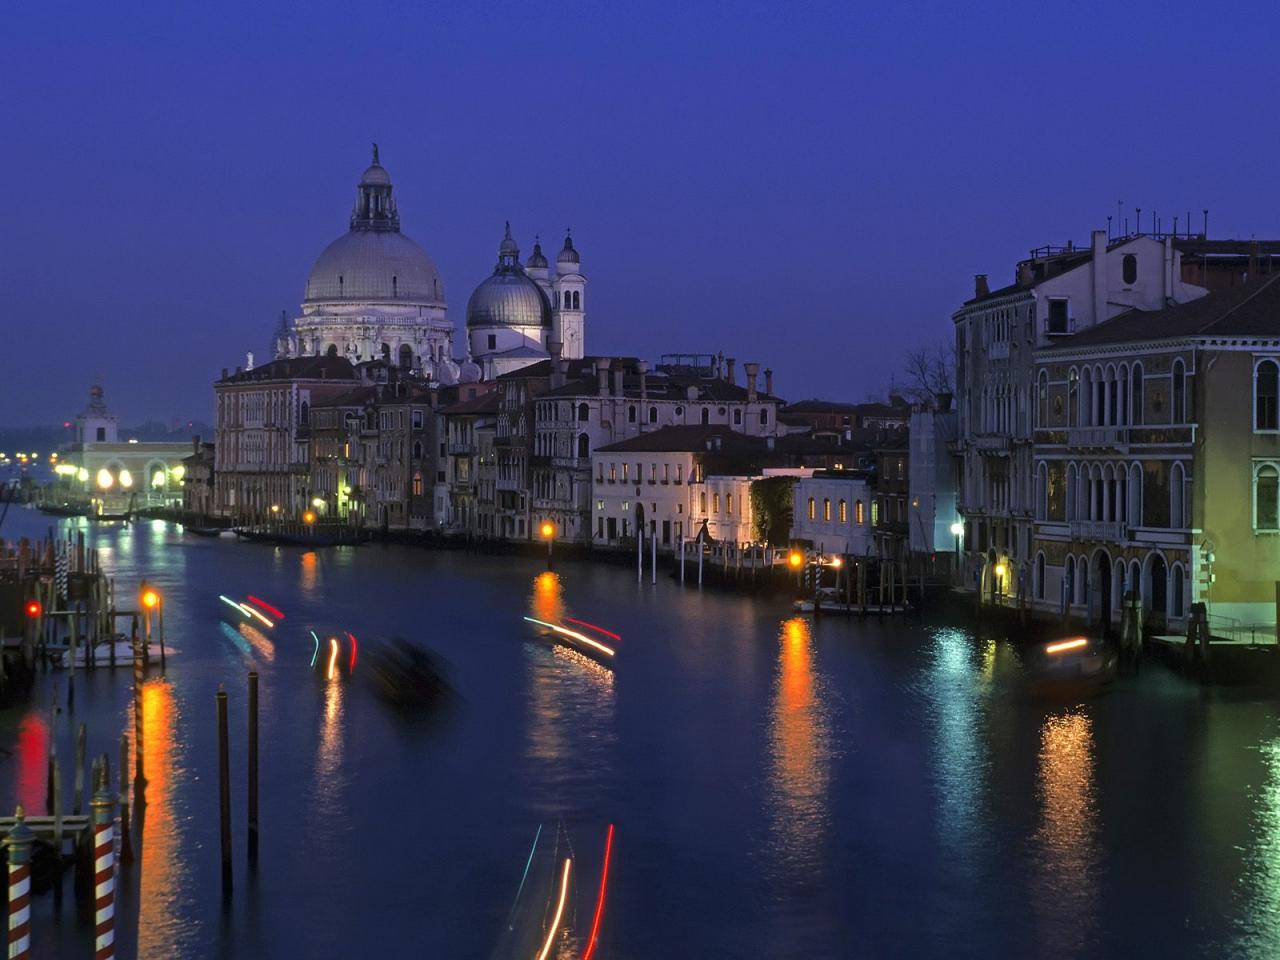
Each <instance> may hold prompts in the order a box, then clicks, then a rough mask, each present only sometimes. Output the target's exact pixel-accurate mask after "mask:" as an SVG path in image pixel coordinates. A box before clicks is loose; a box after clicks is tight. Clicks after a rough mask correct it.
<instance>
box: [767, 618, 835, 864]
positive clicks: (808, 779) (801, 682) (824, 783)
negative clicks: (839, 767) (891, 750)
mask: <svg viewBox="0 0 1280 960" xmlns="http://www.w3.org/2000/svg"><path fill="white" fill-rule="evenodd" d="M812 644H813V640H812V637H811V636H810V632H809V622H808V621H807V620H805V619H803V618H802V617H793V618H792V619H790V620H787V621H784V622H783V624H782V632H781V637H780V644H779V651H778V682H777V690H776V692H775V695H774V699H773V709H772V713H771V716H772V722H771V728H770V743H769V758H770V780H771V783H770V787H771V793H772V797H771V802H770V804H769V813H770V817H771V820H772V824H773V834H774V852H775V856H776V857H777V858H778V860H779V862H780V864H781V865H783V866H784V867H786V868H787V869H788V870H789V871H791V872H794V873H796V874H799V875H808V874H810V872H811V871H815V870H817V869H818V868H819V867H820V862H819V861H820V852H821V850H822V846H823V839H824V837H825V836H826V835H827V830H828V820H829V811H828V797H827V789H828V785H829V781H830V763H831V744H830V723H829V718H828V716H827V711H826V709H825V706H824V704H823V702H822V698H821V696H820V693H819V692H818V690H817V689H816V686H815V679H814V670H813V661H812V649H811V648H812Z"/></svg>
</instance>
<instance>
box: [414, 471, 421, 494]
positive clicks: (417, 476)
mask: <svg viewBox="0 0 1280 960" xmlns="http://www.w3.org/2000/svg"><path fill="white" fill-rule="evenodd" d="M413 495H414V496H415V497H420V496H422V473H421V472H420V471H417V470H415V471H414V472H413Z"/></svg>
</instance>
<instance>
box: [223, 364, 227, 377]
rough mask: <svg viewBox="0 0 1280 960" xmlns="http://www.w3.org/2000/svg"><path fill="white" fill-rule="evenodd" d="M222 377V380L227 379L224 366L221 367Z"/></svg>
mask: <svg viewBox="0 0 1280 960" xmlns="http://www.w3.org/2000/svg"><path fill="white" fill-rule="evenodd" d="M222 379H223V380H225V379H227V368H226V367H223V368H222Z"/></svg>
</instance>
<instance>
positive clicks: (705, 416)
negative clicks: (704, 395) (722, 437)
mask: <svg viewBox="0 0 1280 960" xmlns="http://www.w3.org/2000/svg"><path fill="white" fill-rule="evenodd" d="M710 422H711V408H710V407H703V408H702V425H703V426H704V427H705V426H706V425H707V424H709V423H710Z"/></svg>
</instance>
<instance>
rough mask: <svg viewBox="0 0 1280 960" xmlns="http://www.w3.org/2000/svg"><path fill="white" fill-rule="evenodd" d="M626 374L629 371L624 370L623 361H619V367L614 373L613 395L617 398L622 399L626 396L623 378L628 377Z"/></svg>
mask: <svg viewBox="0 0 1280 960" xmlns="http://www.w3.org/2000/svg"><path fill="white" fill-rule="evenodd" d="M626 374H627V371H626V370H625V369H624V368H623V366H622V361H621V360H619V361H618V366H617V367H615V368H614V371H613V395H614V396H615V397H618V398H621V397H622V396H624V392H623V378H624V377H625V376H626Z"/></svg>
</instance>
